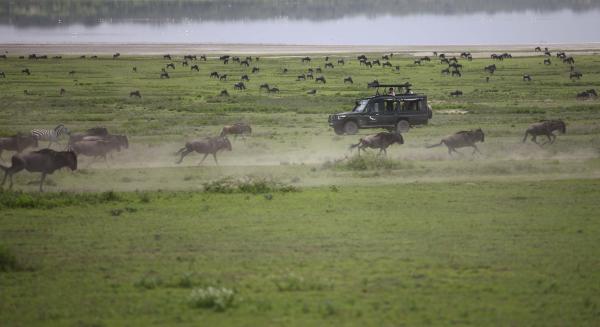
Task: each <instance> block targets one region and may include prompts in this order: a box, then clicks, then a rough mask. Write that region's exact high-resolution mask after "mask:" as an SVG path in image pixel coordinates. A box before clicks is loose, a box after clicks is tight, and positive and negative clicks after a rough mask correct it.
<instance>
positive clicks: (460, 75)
mask: <svg viewBox="0 0 600 327" xmlns="http://www.w3.org/2000/svg"><path fill="white" fill-rule="evenodd" d="M454 75H458V77H462V73H461V72H460V70H458V69H454V70H453V71H452V76H454Z"/></svg>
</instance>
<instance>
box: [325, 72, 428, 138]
mask: <svg viewBox="0 0 600 327" xmlns="http://www.w3.org/2000/svg"><path fill="white" fill-rule="evenodd" d="M369 87H373V88H377V92H376V94H375V95H374V96H372V97H368V98H364V99H360V100H357V101H356V106H355V107H354V109H352V111H348V112H342V113H338V114H334V115H329V126H331V127H333V130H334V131H335V133H336V134H338V135H342V134H356V133H357V132H358V130H359V129H361V128H385V129H387V130H390V131H396V132H398V133H404V132H407V131H408V130H409V128H410V126H414V125H425V124H427V123H428V122H429V119H431V117H432V112H431V107H430V106H429V105H428V104H427V96H426V95H423V94H415V93H413V92H412V91H411V90H410V87H411V84H409V83H404V84H379V83H378V82H373V83H369ZM380 87H381V88H384V90H388V89H389V88H393V89H394V91H395V92H396V93H395V94H394V95H387V94H379V88H380Z"/></svg>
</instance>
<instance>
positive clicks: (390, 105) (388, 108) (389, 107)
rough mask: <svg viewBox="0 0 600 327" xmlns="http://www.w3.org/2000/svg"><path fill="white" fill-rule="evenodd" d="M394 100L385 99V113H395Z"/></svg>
mask: <svg viewBox="0 0 600 327" xmlns="http://www.w3.org/2000/svg"><path fill="white" fill-rule="evenodd" d="M394 109H395V107H394V100H387V101H385V113H386V114H388V115H391V114H393V113H394Z"/></svg>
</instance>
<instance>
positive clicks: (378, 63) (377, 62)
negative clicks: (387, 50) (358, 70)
mask: <svg viewBox="0 0 600 327" xmlns="http://www.w3.org/2000/svg"><path fill="white" fill-rule="evenodd" d="M371 64H373V65H377V66H381V62H379V59H375V60H373V61H371Z"/></svg>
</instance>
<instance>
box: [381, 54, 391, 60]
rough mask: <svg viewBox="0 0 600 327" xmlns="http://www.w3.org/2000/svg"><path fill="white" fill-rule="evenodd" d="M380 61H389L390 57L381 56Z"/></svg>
mask: <svg viewBox="0 0 600 327" xmlns="http://www.w3.org/2000/svg"><path fill="white" fill-rule="evenodd" d="M381 59H383V60H390V56H389V55H383V56H381Z"/></svg>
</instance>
